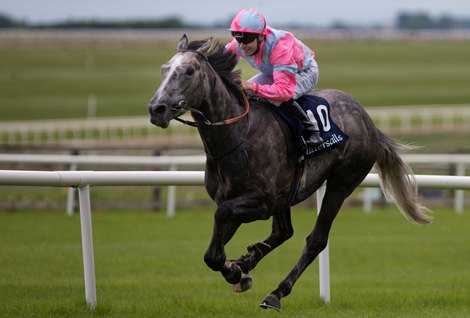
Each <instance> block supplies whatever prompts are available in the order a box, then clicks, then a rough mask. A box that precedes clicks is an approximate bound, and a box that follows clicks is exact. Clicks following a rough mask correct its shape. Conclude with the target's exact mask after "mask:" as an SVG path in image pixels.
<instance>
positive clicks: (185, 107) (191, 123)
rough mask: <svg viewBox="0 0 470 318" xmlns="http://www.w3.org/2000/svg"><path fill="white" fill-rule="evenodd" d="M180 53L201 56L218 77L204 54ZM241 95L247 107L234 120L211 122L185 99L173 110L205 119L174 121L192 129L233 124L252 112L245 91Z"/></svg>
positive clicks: (188, 50)
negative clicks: (183, 111)
mask: <svg viewBox="0 0 470 318" xmlns="http://www.w3.org/2000/svg"><path fill="white" fill-rule="evenodd" d="M178 52H193V53H196V54H199V56H201V57H202V58H203V59H204V60H205V61H206V62H207V64H208V65H209V68H210V69H211V71H212V72H213V73H214V76H216V72H215V70H214V69H213V68H212V65H211V64H210V62H209V59H208V58H207V56H206V55H205V54H204V53H202V52H200V51H197V50H190V49H183V50H178ZM214 85H215V81H214ZM241 93H242V97H243V103H244V106H245V112H244V113H243V114H241V115H238V116H235V117H232V118H229V119H225V120H222V121H217V122H211V121H210V120H208V119H207V118H206V116H205V115H204V113H203V112H201V111H200V110H199V109H196V108H194V107H191V106H189V105H187V104H186V101H185V100H184V99H183V100H181V101H180V102H179V103H178V105H177V106H175V107H173V108H172V109H173V110H177V111H181V110H185V111H188V110H189V111H190V112H192V113H196V114H199V115H200V116H201V117H202V118H203V121H189V120H184V119H181V118H179V117H175V118H174V119H175V120H177V121H179V122H181V123H183V124H185V125H188V126H192V127H200V126H203V125H204V126H223V125H229V124H233V123H235V122H237V121H239V120H240V119H242V118H243V117H245V116H247V115H248V113H249V112H250V103H249V102H248V98H247V97H246V94H245V92H244V91H243V90H242V91H241Z"/></svg>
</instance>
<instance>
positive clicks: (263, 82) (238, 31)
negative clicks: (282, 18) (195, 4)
mask: <svg viewBox="0 0 470 318" xmlns="http://www.w3.org/2000/svg"><path fill="white" fill-rule="evenodd" d="M229 31H231V34H232V36H233V40H232V41H231V42H230V43H228V44H227V45H226V49H227V50H230V51H232V52H234V53H235V54H236V55H237V56H238V57H242V58H244V59H246V60H247V61H248V63H249V64H250V65H251V66H252V67H254V68H255V69H257V70H259V71H260V73H259V74H257V75H255V76H254V77H252V78H250V79H249V80H248V81H246V80H243V79H242V86H243V88H244V89H247V90H252V91H253V92H254V93H255V94H257V95H260V96H262V97H264V98H266V99H268V100H269V101H270V102H271V103H273V104H274V105H276V106H286V107H283V109H284V110H285V111H286V112H288V113H289V114H290V115H292V116H294V117H295V118H297V119H299V120H300V121H301V122H302V124H303V126H304V131H303V137H304V139H305V143H306V144H307V145H309V146H316V145H319V144H321V143H322V142H323V139H322V138H321V137H320V132H319V131H318V129H316V127H315V126H314V125H313V124H312V122H311V121H310V119H309V118H308V116H307V114H306V113H305V112H304V111H303V109H302V108H301V107H300V105H299V104H298V103H297V102H296V101H295V100H296V99H297V98H299V97H300V96H303V95H305V94H308V93H309V92H310V91H311V90H312V89H313V88H314V87H315V86H316V84H317V82H318V65H317V62H316V61H315V52H313V51H312V50H311V49H310V48H308V47H307V46H306V45H305V44H303V43H302V42H301V41H300V40H298V39H296V38H295V37H294V35H293V34H292V33H290V32H286V31H282V30H277V29H274V28H272V27H270V26H267V25H266V20H265V18H264V17H263V15H262V14H261V13H259V12H258V11H257V10H255V9H251V8H248V9H244V10H242V11H240V12H239V13H238V14H237V15H236V16H235V18H234V19H233V21H232V24H231V26H230V29H229Z"/></svg>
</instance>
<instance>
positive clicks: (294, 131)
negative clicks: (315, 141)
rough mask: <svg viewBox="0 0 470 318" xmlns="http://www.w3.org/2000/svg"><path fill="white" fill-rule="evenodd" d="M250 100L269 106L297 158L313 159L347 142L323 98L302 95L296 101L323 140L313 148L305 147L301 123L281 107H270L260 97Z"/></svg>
mask: <svg viewBox="0 0 470 318" xmlns="http://www.w3.org/2000/svg"><path fill="white" fill-rule="evenodd" d="M251 98H256V99H257V100H258V101H259V102H262V103H266V104H269V107H268V109H269V110H271V111H272V112H273V113H274V114H275V118H276V119H277V121H278V122H279V124H280V126H281V127H282V128H283V131H284V135H286V139H290V140H292V144H293V145H294V147H295V149H296V152H297V154H298V156H299V157H303V159H310V158H313V157H315V156H318V155H320V154H322V153H324V152H326V151H329V150H331V149H333V148H336V147H339V146H341V145H344V144H345V143H346V142H347V141H348V138H349V136H348V135H347V134H345V133H344V132H343V131H342V130H341V129H340V128H339V127H338V126H337V125H336V124H335V122H334V121H333V120H332V118H331V115H330V104H329V103H328V101H327V100H326V99H324V98H323V97H320V96H315V95H304V96H302V97H300V98H298V99H297V100H296V101H297V103H299V105H300V106H301V107H302V109H303V110H304V111H305V112H306V114H307V115H308V117H309V118H310V120H311V121H312V123H313V125H314V126H315V128H317V129H318V130H319V131H320V135H321V137H322V139H323V140H324V142H323V143H322V144H320V145H318V146H315V147H311V146H308V147H306V145H305V143H304V141H303V138H302V131H303V125H302V123H301V122H300V121H299V120H298V119H296V118H294V117H292V116H291V115H289V114H288V113H287V112H285V111H283V106H281V107H278V106H275V105H272V104H271V103H269V101H267V100H266V99H263V98H260V97H252V96H251ZM287 107H288V106H287Z"/></svg>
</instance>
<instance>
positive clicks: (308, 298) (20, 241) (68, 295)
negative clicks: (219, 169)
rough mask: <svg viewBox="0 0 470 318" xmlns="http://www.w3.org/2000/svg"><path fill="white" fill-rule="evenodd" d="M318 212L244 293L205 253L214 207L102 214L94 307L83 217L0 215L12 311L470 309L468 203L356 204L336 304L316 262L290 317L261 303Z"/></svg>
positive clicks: (367, 312) (1, 308)
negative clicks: (326, 297)
mask: <svg viewBox="0 0 470 318" xmlns="http://www.w3.org/2000/svg"><path fill="white" fill-rule="evenodd" d="M314 219H315V213H314V212H313V211H307V210H302V209H295V210H294V212H293V223H294V228H295V230H296V233H295V235H294V237H293V238H292V239H291V240H290V241H288V242H286V243H285V244H284V245H283V246H281V247H280V248H279V249H278V250H276V251H275V252H273V253H272V254H270V255H269V256H268V257H267V258H266V259H264V260H263V261H262V262H261V263H260V264H259V266H258V267H257V268H256V269H255V270H254V271H253V273H252V274H253V278H254V286H253V289H252V290H250V291H248V292H246V293H244V294H235V293H233V292H232V291H231V287H230V286H229V285H227V284H226V283H225V281H224V280H223V278H222V276H221V275H220V274H218V273H214V272H212V271H211V270H210V269H208V268H207V267H206V266H205V264H204V262H203V260H202V256H203V253H204V251H205V249H206V247H207V244H208V242H209V239H210V236H211V229H212V212H209V211H201V210H197V209H196V210H191V211H189V210H184V211H182V210H180V211H178V212H177V214H176V217H175V218H174V219H172V220H169V219H167V218H166V217H165V216H164V215H163V214H156V213H151V212H147V211H119V212H116V211H95V213H94V214H93V230H94V241H95V266H96V277H97V295H98V307H97V309H96V310H94V311H88V310H87V309H86V305H85V296H84V286H83V284H84V283H83V267H82V256H81V242H80V224H79V217H78V216H74V217H73V218H67V217H66V216H65V215H64V213H63V212H62V211H56V212H52V211H51V212H38V211H24V212H21V213H0V242H1V245H0V313H1V314H0V316H2V317H272V316H273V315H276V316H278V315H280V316H282V317H468V316H469V314H470V271H469V270H468V268H469V264H470V236H469V235H468V224H469V222H470V211H466V212H465V213H464V214H463V215H456V214H455V213H454V212H452V211H450V210H449V209H436V210H435V220H434V223H433V224H431V225H429V226H426V227H422V226H414V225H411V224H409V223H408V222H407V221H405V219H404V218H403V217H402V216H401V215H400V214H399V213H398V212H397V211H396V210H395V208H391V207H390V208H386V209H380V210H376V211H375V212H374V213H372V214H370V215H365V214H363V213H362V212H361V211H359V210H354V209H347V210H345V211H343V212H342V213H341V214H340V215H339V216H338V218H337V220H336V222H335V224H334V226H333V230H332V234H331V239H330V257H331V295H332V300H331V304H329V305H326V304H324V303H322V302H321V300H320V299H319V296H318V293H319V291H318V266H317V262H314V263H313V264H312V265H311V267H310V268H309V269H308V270H307V271H306V272H305V273H304V275H303V276H302V277H301V278H300V280H299V282H298V283H297V285H296V286H295V287H294V290H293V293H292V294H291V295H290V296H289V297H287V298H285V299H284V300H283V309H282V310H281V313H280V314H277V313H276V312H274V311H265V310H263V309H260V308H258V306H257V305H258V303H259V302H260V301H261V300H262V299H263V298H264V296H265V295H266V294H267V293H268V292H270V291H271V290H272V289H274V288H275V287H276V286H277V284H278V283H279V282H280V280H281V279H282V278H283V277H284V276H285V275H286V274H287V272H288V271H289V270H290V269H291V268H292V266H293V265H294V263H295V262H296V260H297V258H298V256H299V254H300V252H301V249H302V248H303V245H304V239H305V237H306V236H307V235H308V233H309V232H310V230H311V228H312V227H313V223H314ZM269 231H270V222H256V223H253V224H249V225H245V226H243V227H242V228H241V229H240V231H239V232H238V233H237V235H236V236H235V238H234V239H233V240H232V242H230V244H229V246H228V248H227V250H228V255H229V256H231V257H238V256H239V255H240V254H241V253H243V252H244V250H245V247H246V246H247V244H249V243H252V242H256V241H259V240H261V239H263V238H265V237H266V236H267V234H268V233H269Z"/></svg>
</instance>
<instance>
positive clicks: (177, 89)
mask: <svg viewBox="0 0 470 318" xmlns="http://www.w3.org/2000/svg"><path fill="white" fill-rule="evenodd" d="M191 44H193V42H192V43H191ZM211 45H212V38H209V39H206V40H202V41H198V42H197V44H196V45H188V38H187V37H186V35H183V37H182V38H181V39H180V41H179V43H178V46H177V53H176V54H175V55H174V56H173V57H172V58H171V59H170V60H169V61H168V62H166V63H165V64H163V65H162V67H161V76H162V82H161V84H160V87H159V88H158V89H157V91H156V93H155V95H154V96H153V97H152V99H151V100H150V102H149V104H148V110H149V113H150V121H151V123H152V124H154V125H156V126H159V127H162V128H166V127H168V125H169V123H170V121H171V120H172V119H174V118H176V117H178V116H181V115H182V114H184V113H185V112H186V111H187V110H188V109H189V108H190V107H191V108H196V109H197V108H198V105H200V104H201V103H202V101H203V100H204V98H205V95H206V92H207V91H208V90H209V87H210V84H209V79H208V77H207V74H208V72H207V71H206V70H205V68H208V67H210V65H209V63H208V61H207V52H208V50H209V49H210V47H211ZM205 87H207V89H205Z"/></svg>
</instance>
